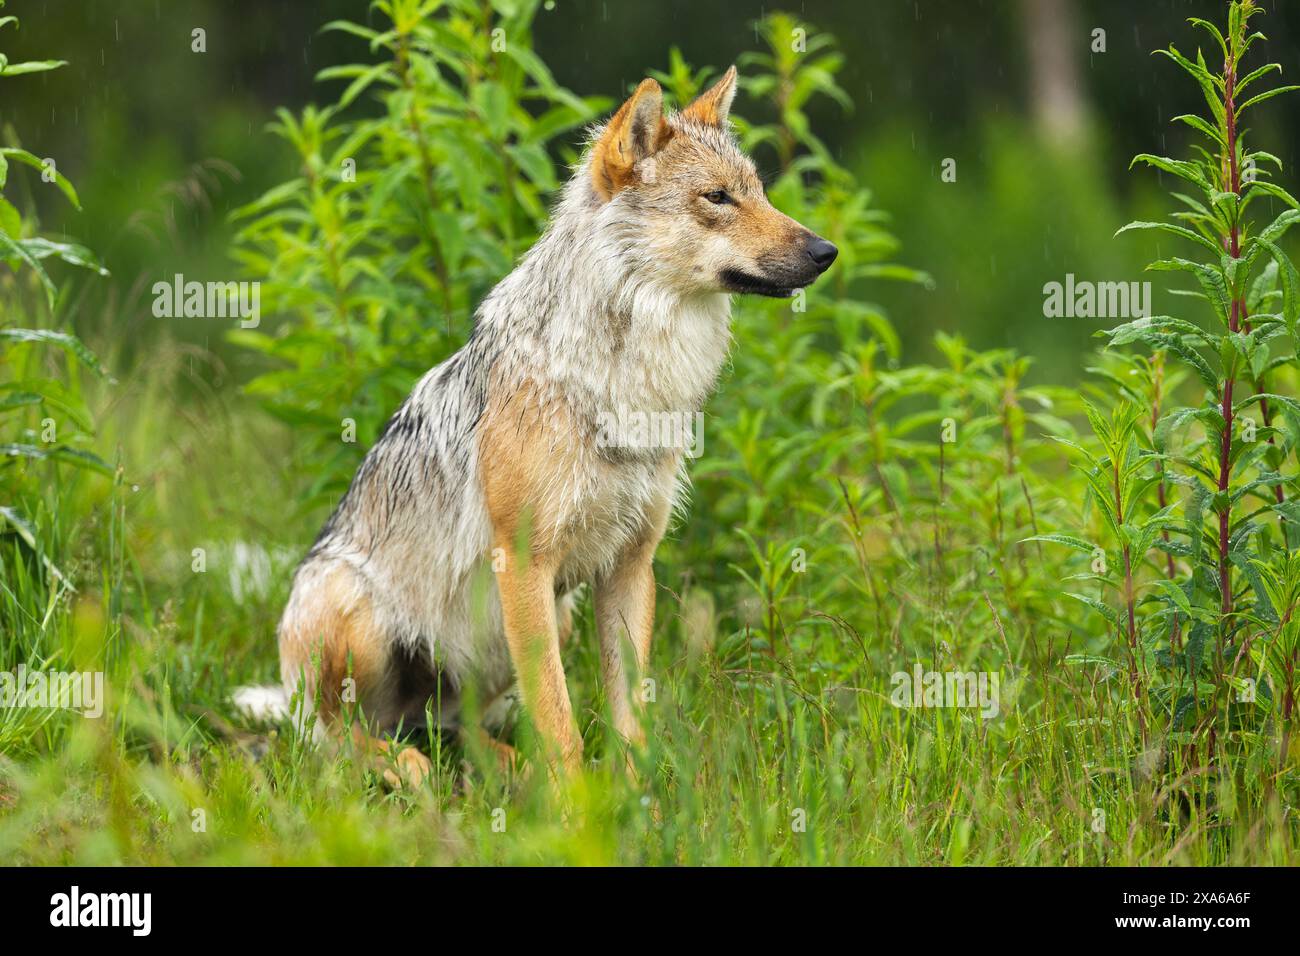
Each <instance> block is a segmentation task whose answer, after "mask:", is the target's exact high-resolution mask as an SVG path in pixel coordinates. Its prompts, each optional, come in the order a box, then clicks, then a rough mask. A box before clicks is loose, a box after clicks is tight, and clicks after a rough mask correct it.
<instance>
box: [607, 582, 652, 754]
mask: <svg viewBox="0 0 1300 956" xmlns="http://www.w3.org/2000/svg"><path fill="white" fill-rule="evenodd" d="M594 597H595V606H596V628H597V630H598V631H599V632H600V672H601V675H600V676H601V680H602V682H603V683H604V685H605V699H606V700H607V701H609V710H610V715H611V716H612V717H613V719H614V729H615V730H617V731H618V733H619V736H621V737H622V738H623V739H624V740H626V741H628V742H629V743H632V744H636V745H638V746H639V745H641V744H644V743H645V732H644V731H643V730H642V729H641V721H640V715H639V710H640V708H639V707H638V706H637V705H636V704H635V703H634V702H633V701H634V698H636V697H637V696H638V695H639V689H638V687H634V686H630V684H631V682H632V681H640V680H641V679H643V678H644V677H645V674H646V668H647V666H648V664H649V662H650V638H651V636H652V634H653V632H654V619H655V576H654V569H653V567H652V566H651V563H650V560H649V557H648V556H647V557H646V558H644V559H638V560H636V561H628V562H626V563H624V564H623V565H621V566H620V567H618V568H617V569H615V571H614V572H613V573H612V574H611V575H610V576H609V577H608V578H607V579H605V580H603V581H599V582H597V584H596V588H595V594H594ZM629 650H630V651H631V654H630V655H629V653H628V652H629ZM629 656H630V657H632V658H633V660H632V661H631V662H630V663H631V664H632V666H631V667H629V666H628V664H629V661H628V657H629Z"/></svg>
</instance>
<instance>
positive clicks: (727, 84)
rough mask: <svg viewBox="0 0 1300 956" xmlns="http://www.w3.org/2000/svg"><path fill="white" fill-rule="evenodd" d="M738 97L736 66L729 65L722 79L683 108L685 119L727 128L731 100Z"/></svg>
mask: <svg viewBox="0 0 1300 956" xmlns="http://www.w3.org/2000/svg"><path fill="white" fill-rule="evenodd" d="M735 98H736V68H735V67H734V66H729V67H727V72H726V73H723V74H722V79H720V80H718V82H716V83H714V84H713V86H711V87H710V88H709V89H707V90H705V91H704V92H703V93H701V94H700V95H699V96H697V97H695V99H694V100H692V101H691V105H690V106H688V107H686V109H684V110H682V116H683V118H685V119H692V120H695V122H697V123H704V124H705V125H707V126H720V127H723V128H726V125H727V116H728V115H729V114H730V113H731V101H732V100H733V99H735Z"/></svg>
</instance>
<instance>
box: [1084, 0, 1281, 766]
mask: <svg viewBox="0 0 1300 956" xmlns="http://www.w3.org/2000/svg"><path fill="white" fill-rule="evenodd" d="M1258 12H1259V10H1258V8H1257V7H1256V6H1255V4H1254V3H1253V2H1250V0H1238V2H1234V3H1233V4H1232V5H1231V7H1230V10H1229V18H1228V19H1229V23H1228V31H1227V33H1226V35H1225V34H1223V33H1221V32H1220V31H1219V29H1218V28H1217V27H1216V26H1215V25H1214V24H1211V23H1209V22H1207V21H1204V20H1199V19H1193V20H1192V21H1191V22H1192V24H1193V25H1194V26H1195V27H1197V28H1199V29H1201V30H1203V31H1205V32H1206V33H1208V34H1209V35H1210V36H1211V37H1212V38H1213V39H1214V41H1215V46H1216V47H1217V49H1218V52H1219V53H1221V54H1222V57H1223V67H1222V70H1220V71H1213V70H1211V69H1210V68H1209V67H1208V66H1207V62H1206V58H1205V56H1204V54H1203V53H1202V52H1201V51H1199V50H1198V51H1197V53H1196V56H1195V59H1190V58H1188V57H1186V56H1184V55H1182V54H1181V53H1179V52H1178V50H1177V49H1176V48H1175V47H1172V46H1171V47H1170V48H1169V49H1167V50H1160V51H1157V52H1159V53H1161V54H1163V55H1164V56H1166V57H1168V58H1169V59H1171V60H1173V61H1174V62H1175V63H1176V64H1178V66H1180V67H1181V68H1182V69H1183V70H1184V71H1186V72H1187V73H1189V74H1190V75H1191V76H1192V77H1193V79H1194V80H1195V81H1196V82H1197V84H1198V85H1199V86H1200V88H1201V91H1202V93H1203V95H1204V98H1205V101H1206V106H1207V110H1208V116H1194V115H1186V116H1178V117H1175V121H1176V122H1181V123H1184V124H1186V125H1187V126H1189V127H1191V128H1192V129H1194V130H1195V131H1197V132H1198V133H1199V134H1201V136H1202V137H1203V138H1204V140H1205V141H1206V144H1205V146H1200V145H1194V146H1193V147H1192V149H1193V152H1194V153H1195V156H1194V157H1193V158H1192V159H1188V160H1183V159H1174V158H1170V157H1165V156H1156V155H1152V154H1147V153H1144V154H1141V155H1139V156H1137V157H1136V158H1135V159H1134V161H1133V162H1134V164H1137V163H1144V164H1146V165H1148V166H1152V167H1155V168H1156V169H1158V170H1161V171H1162V172H1164V173H1167V174H1170V175H1172V176H1174V177H1176V178H1178V179H1181V180H1183V181H1184V182H1186V183H1188V184H1190V186H1191V187H1193V188H1192V190H1191V195H1187V194H1185V193H1182V192H1175V193H1174V196H1175V198H1176V199H1177V200H1178V201H1179V203H1180V204H1181V206H1182V207H1184V208H1182V209H1180V210H1179V211H1177V212H1174V213H1172V214H1171V215H1170V217H1169V220H1168V221H1160V222H1146V221H1140V222H1132V223H1129V224H1128V225H1127V226H1125V227H1124V228H1123V229H1121V230H1120V233H1123V232H1126V231H1129V230H1153V231H1159V232H1162V233H1165V234H1167V235H1170V236H1173V237H1174V238H1175V239H1176V240H1177V241H1178V242H1180V243H1186V244H1188V245H1189V246H1190V247H1191V248H1192V249H1193V250H1194V253H1195V256H1196V257H1195V258H1181V257H1167V258H1162V259H1160V260H1158V261H1156V262H1154V263H1152V264H1151V265H1150V266H1149V268H1150V269H1153V270H1157V271H1167V272H1179V273H1185V274H1187V275H1188V276H1189V277H1190V278H1191V279H1193V280H1194V282H1195V288H1194V289H1192V290H1190V291H1187V292H1184V293H1183V294H1184V295H1186V296H1189V297H1190V298H1191V299H1193V300H1197V301H1199V302H1200V303H1201V304H1202V305H1203V309H1202V313H1203V314H1204V315H1206V316H1207V317H1208V319H1209V322H1208V323H1206V324H1201V323H1199V322H1197V321H1195V319H1194V314H1193V315H1192V316H1189V317H1179V316H1173V315H1157V316H1150V317H1146V318H1141V319H1137V320H1135V321H1132V322H1128V323H1125V324H1124V325H1121V326H1119V327H1117V328H1114V329H1111V330H1109V331H1107V332H1105V333H1101V334H1102V335H1104V336H1105V337H1106V338H1107V340H1108V343H1107V348H1108V349H1112V350H1118V349H1120V348H1122V347H1126V346H1141V347H1143V348H1145V349H1146V350H1147V351H1146V353H1145V354H1137V355H1133V354H1130V353H1122V357H1121V358H1119V359H1115V358H1113V357H1112V358H1111V359H1108V361H1109V362H1110V365H1111V367H1110V368H1103V369H1101V370H1100V371H1101V372H1102V374H1103V375H1105V377H1106V379H1107V381H1108V383H1110V384H1111V385H1112V386H1113V387H1112V389H1111V395H1110V396H1109V397H1110V400H1111V402H1112V403H1113V411H1112V413H1111V415H1110V417H1109V418H1107V417H1106V416H1104V415H1102V414H1101V413H1100V412H1097V411H1094V410H1092V409H1091V408H1090V410H1089V417H1090V420H1091V423H1092V428H1093V432H1094V434H1095V435H1096V437H1097V439H1098V442H1099V444H1100V446H1101V451H1100V452H1099V453H1096V454H1094V453H1093V452H1090V451H1088V450H1086V449H1082V448H1080V449H1078V451H1079V454H1080V455H1081V456H1082V457H1083V458H1084V459H1085V462H1086V467H1085V468H1084V473H1085V474H1086V476H1087V477H1088V480H1089V491H1090V495H1091V504H1092V506H1093V508H1094V509H1095V510H1096V512H1097V513H1098V514H1099V515H1100V516H1101V517H1102V519H1103V525H1104V527H1105V529H1106V532H1107V537H1108V539H1109V540H1110V542H1111V544H1112V546H1113V547H1114V548H1115V549H1116V550H1115V552H1114V553H1116V554H1117V555H1118V556H1119V557H1120V562H1119V567H1118V569H1116V568H1114V567H1112V570H1111V571H1110V572H1109V573H1107V574H1102V575H1099V576H1098V581H1099V583H1100V584H1101V585H1103V587H1104V592H1106V593H1112V594H1113V593H1114V592H1118V596H1117V598H1110V599H1105V598H1103V601H1104V602H1105V603H1107V604H1108V605H1109V606H1111V607H1114V606H1115V604H1116V603H1118V606H1119V607H1120V609H1121V613H1120V614H1119V615H1110V616H1109V617H1108V619H1109V620H1111V621H1112V623H1113V624H1114V627H1115V630H1116V638H1117V640H1119V641H1121V642H1122V643H1123V644H1124V645H1125V647H1126V648H1127V653H1128V657H1129V663H1128V671H1129V677H1130V685H1131V690H1132V695H1131V699H1130V705H1131V706H1130V712H1131V713H1132V714H1133V715H1134V716H1135V717H1136V719H1137V722H1138V724H1139V728H1140V730H1141V733H1142V735H1143V737H1144V738H1145V737H1146V736H1147V732H1148V722H1149V720H1150V719H1151V718H1155V719H1156V720H1157V725H1156V726H1157V728H1158V731H1159V733H1161V735H1162V736H1163V735H1168V739H1169V740H1170V741H1171V742H1173V743H1176V744H1183V745H1187V746H1189V747H1191V748H1193V750H1192V752H1193V753H1195V752H1197V751H1196V748H1202V750H1201V752H1202V753H1204V754H1205V755H1206V757H1207V758H1208V759H1209V760H1215V759H1216V754H1217V753H1218V751H1219V750H1220V749H1222V748H1227V747H1231V748H1234V749H1235V748H1240V747H1242V746H1244V745H1245V740H1246V738H1249V739H1250V740H1252V741H1253V740H1254V739H1257V735H1258V734H1259V733H1260V732H1262V731H1263V730H1264V729H1265V728H1266V727H1271V728H1273V729H1274V730H1275V731H1276V730H1278V729H1279V728H1280V729H1281V732H1282V749H1281V753H1282V755H1283V756H1285V753H1286V748H1287V738H1288V735H1289V733H1290V729H1291V728H1290V724H1291V721H1292V720H1293V717H1294V714H1293V710H1294V707H1293V700H1294V695H1295V679H1294V669H1295V647H1294V641H1293V639H1292V633H1291V629H1290V624H1289V623H1287V624H1286V625H1282V623H1281V619H1280V617H1279V615H1280V614H1285V615H1289V614H1290V612H1289V610H1287V609H1288V608H1289V607H1290V602H1291V599H1292V594H1291V587H1292V584H1291V582H1292V581H1293V575H1294V571H1295V565H1294V560H1293V557H1292V553H1291V552H1292V549H1294V548H1295V547H1296V545H1297V544H1298V543H1300V536H1297V534H1296V524H1295V522H1296V520H1297V518H1300V512H1297V511H1296V507H1295V501H1294V500H1293V497H1290V496H1294V493H1295V490H1296V485H1295V474H1294V472H1293V471H1292V470H1291V468H1290V467H1289V464H1290V462H1291V459H1292V455H1293V452H1294V449H1295V441H1296V435H1297V434H1298V432H1297V426H1298V425H1300V417H1297V412H1298V411H1300V403H1297V401H1296V400H1295V398H1294V397H1292V396H1291V395H1289V394H1280V393H1278V391H1277V389H1279V388H1281V387H1282V383H1286V384H1287V385H1293V384H1294V381H1295V380H1294V375H1293V374H1292V373H1291V371H1290V368H1291V366H1292V365H1293V363H1294V357H1295V336H1296V332H1297V328H1296V322H1297V319H1298V318H1300V311H1298V308H1300V306H1298V302H1297V288H1296V283H1295V280H1294V276H1295V266H1294V265H1293V264H1292V263H1291V261H1290V260H1289V259H1288V258H1287V256H1286V254H1285V253H1284V252H1283V251H1282V250H1281V248H1280V247H1279V245H1278V240H1279V239H1280V238H1281V237H1282V236H1283V235H1284V234H1285V233H1286V231H1287V230H1288V229H1289V228H1290V227H1291V226H1292V225H1294V224H1295V223H1296V222H1297V221H1300V211H1297V203H1296V200H1295V199H1294V198H1293V197H1292V196H1291V195H1290V194H1289V193H1288V192H1287V191H1286V190H1285V189H1284V188H1283V187H1282V186H1280V185H1278V184H1277V183H1275V182H1273V181H1271V177H1272V175H1273V174H1274V172H1275V171H1279V172H1280V171H1281V165H1282V164H1281V162H1280V161H1279V160H1278V159H1277V158H1276V157H1275V156H1273V155H1271V154H1269V153H1267V152H1264V151H1262V150H1251V149H1250V148H1249V147H1248V146H1247V145H1246V136H1245V135H1244V131H1243V128H1242V126H1241V121H1242V119H1243V116H1244V114H1245V113H1246V111H1247V110H1248V109H1250V108H1251V107H1253V106H1255V105H1256V104H1258V103H1262V102H1264V101H1266V100H1268V99H1270V98H1271V97H1272V96H1274V95H1277V94H1278V93H1282V92H1287V91H1288V90H1292V89H1296V87H1278V88H1276V89H1272V90H1268V91H1266V92H1258V93H1255V95H1253V96H1250V97H1249V98H1245V92H1246V89H1247V87H1250V86H1253V84H1255V83H1256V81H1258V80H1260V79H1261V78H1263V77H1265V76H1267V75H1268V74H1270V73H1272V72H1274V71H1277V70H1280V67H1278V66H1277V65H1276V64H1266V65H1264V66H1261V67H1259V68H1257V69H1255V70H1253V71H1251V72H1249V73H1243V66H1242V64H1243V60H1244V58H1245V56H1246V54H1247V52H1248V51H1249V50H1250V48H1251V47H1252V45H1253V44H1254V43H1255V42H1256V41H1258V40H1262V39H1263V35H1262V34H1260V33H1252V32H1250V30H1249V26H1248V24H1249V21H1250V20H1251V19H1252V17H1253V16H1254V15H1255V14H1256V13H1258ZM1269 166H1272V167H1274V168H1273V169H1270V168H1267V167H1269ZM1269 206H1273V207H1274V209H1272V210H1269V209H1268V207H1269ZM1278 206H1280V207H1281V208H1280V209H1279V208H1277V207H1278ZM1261 213H1264V214H1265V216H1266V219H1265V221H1267V225H1262V226H1261V225H1257V222H1256V218H1255V217H1256V216H1257V215H1259V214H1261ZM1166 367H1168V368H1170V369H1172V370H1175V372H1174V375H1176V376H1177V377H1176V378H1173V377H1170V378H1167V377H1166V371H1165V370H1166ZM1180 382H1186V385H1185V386H1183V387H1181V388H1180V387H1178V385H1179V383H1180ZM1243 393H1244V394H1243ZM1184 397H1185V398H1187V399H1190V400H1191V404H1186V405H1184V404H1179V403H1178V402H1177V401H1176V399H1179V398H1184ZM1256 406H1257V407H1258V414H1259V416H1260V418H1261V419H1262V422H1261V423H1256V421H1255V420H1254V419H1253V417H1251V416H1253V415H1254V414H1256V412H1255V411H1254V409H1255V407H1256ZM1121 574H1122V578H1121V577H1119V575H1121ZM1288 654H1289V655H1290V657H1288V656H1287V655H1288ZM1288 661H1289V662H1290V663H1289V664H1288V663H1287V662H1288ZM1265 662H1267V663H1268V665H1269V666H1264V665H1265ZM1256 682H1257V683H1258V687H1256V686H1255V684H1256Z"/></svg>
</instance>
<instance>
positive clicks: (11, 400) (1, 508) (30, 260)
mask: <svg viewBox="0 0 1300 956" xmlns="http://www.w3.org/2000/svg"><path fill="white" fill-rule="evenodd" d="M3 6H4V4H3V2H0V7H3ZM5 26H13V27H14V28H15V29H16V28H17V27H18V19H17V17H12V16H6V17H0V28H2V27H5ZM64 65H66V64H65V63H64V61H62V60H37V61H29V62H22V63H12V62H10V61H9V59H8V58H7V57H6V56H5V55H4V54H3V53H0V80H3V79H4V78H5V77H10V76H21V75H24V74H29V73H43V72H47V71H49V70H54V69H58V68H59V67H61V66H64ZM11 161H12V162H16V163H20V164H25V165H27V166H31V167H33V168H35V169H38V170H41V173H42V178H43V179H48V180H49V181H51V182H53V183H54V184H56V185H57V186H58V188H59V189H60V190H61V191H62V192H63V193H64V194H65V195H66V196H67V197H68V200H69V201H70V202H71V203H72V204H73V205H74V206H76V207H77V208H80V202H79V201H78V199H77V193H76V190H75V189H73V187H72V184H71V183H69V182H68V180H67V179H66V178H65V177H64V176H63V174H62V173H57V172H55V171H53V170H52V169H51V168H49V167H48V166H47V164H45V163H43V162H42V161H41V159H40V158H38V157H37V156H35V155H33V154H32V153H29V152H28V151H26V150H24V149H20V148H18V147H17V146H3V147H0V190H4V189H6V188H8V187H10V185H11V183H10V173H11V166H10V162H11ZM33 224H34V223H33V217H32V215H31V214H30V213H29V214H28V215H27V216H26V217H24V216H23V214H21V213H20V212H19V210H18V207H17V206H16V205H14V203H12V202H11V201H10V200H9V199H7V198H5V197H4V196H3V195H0V262H3V263H4V264H5V265H6V266H8V268H9V269H11V270H13V271H14V272H15V274H16V276H15V278H16V279H19V280H21V278H23V273H24V272H26V273H27V274H28V275H30V276H31V277H33V278H34V279H35V280H36V282H37V283H38V285H39V288H40V291H41V293H42V295H41V298H40V299H39V300H37V301H42V302H43V303H44V305H45V307H46V308H47V309H49V310H50V311H51V312H52V311H53V310H54V307H55V301H56V294H57V289H56V287H55V284H54V280H53V279H51V277H50V275H49V273H48V272H47V271H46V268H45V265H44V262H43V260H45V259H49V258H51V257H54V258H56V259H61V260H63V261H64V262H68V263H71V264H72V265H74V266H78V267H80V268H84V269H90V270H92V271H94V272H96V273H98V274H100V275H107V274H108V273H107V271H106V270H105V269H104V268H103V266H102V265H100V264H99V261H98V260H97V259H96V258H95V256H94V255H93V254H92V253H91V252H90V251H89V250H87V249H85V248H84V247H82V246H80V245H77V244H76V243H72V242H59V241H55V240H52V239H49V238H46V237H42V236H37V235H33V234H32V227H33ZM6 285H8V286H9V288H8V289H6V288H5V286H6ZM0 293H3V294H5V297H6V299H7V300H8V304H7V306H6V307H5V308H4V309H3V310H0V315H3V316H4V322H5V325H4V326H0V425H3V427H4V433H3V435H4V440H3V441H0V476H2V477H3V487H4V493H3V497H2V498H0V548H4V549H5V550H6V551H10V550H11V549H12V557H13V558H14V560H16V561H20V560H22V549H23V548H24V547H25V548H26V549H27V550H28V551H30V552H31V553H33V554H35V555H36V556H37V558H38V559H39V561H40V564H41V566H42V568H43V571H44V573H45V574H48V575H49V576H51V578H52V583H54V584H56V585H57V586H60V587H67V586H68V581H67V578H66V577H65V576H64V575H63V574H62V572H60V571H59V569H58V567H57V566H56V564H55V562H54V561H53V560H52V559H51V557H50V556H49V554H48V553H47V550H46V547H45V545H44V544H43V542H42V538H43V535H42V534H41V532H40V531H39V529H38V528H37V527H35V526H34V525H33V523H32V521H31V520H30V519H29V518H28V517H26V516H25V515H24V506H23V504H24V501H26V500H30V498H31V497H32V496H33V494H34V493H35V492H36V491H37V490H38V489H39V488H40V487H41V484H42V483H44V482H45V481H48V477H49V474H50V471H51V468H53V467H56V466H57V465H60V464H62V465H67V466H69V467H71V468H74V469H86V470H91V471H97V472H100V473H103V474H108V475H111V474H112V469H111V468H110V467H109V466H108V465H107V464H105V462H104V461H103V460H102V459H101V458H99V457H98V456H97V455H95V454H94V453H93V452H91V451H89V450H88V449H87V448H86V447H84V446H85V444H86V443H87V441H88V439H89V438H90V435H91V432H92V431H93V425H92V422H91V417H90V413H89V411H88V410H87V408H86V405H85V403H84V401H83V400H82V397H81V394H80V388H79V382H78V371H79V370H80V369H85V370H87V371H89V372H91V373H93V374H95V375H98V376H100V377H107V372H106V371H105V369H104V367H103V366H102V365H101V364H100V362H99V360H98V359H97V358H96V357H95V356H94V354H92V353H91V351H90V350H89V349H88V348H86V346H85V345H84V344H83V343H82V342H81V340H80V339H78V338H77V337H76V336H74V335H72V334H71V333H68V332H61V331H55V330H53V329H30V328H16V327H10V326H9V325H8V323H9V322H11V321H13V316H15V315H16V314H20V312H21V306H22V303H23V294H22V293H23V289H22V286H21V284H20V282H14V283H3V282H2V281H0ZM33 306H35V303H33ZM51 347H52V348H53V349H55V350H57V351H58V352H60V353H61V354H62V355H63V356H64V357H65V365H64V367H63V369H62V370H61V371H58V372H52V371H51V370H49V369H48V367H47V366H48V364H49V363H48V362H47V361H46V356H45V354H44V352H45V351H46V350H48V349H49V348H51ZM37 423H39V424H37ZM17 603H20V602H17ZM14 606H15V604H10V605H9V610H10V611H11V612H12V610H13V608H14Z"/></svg>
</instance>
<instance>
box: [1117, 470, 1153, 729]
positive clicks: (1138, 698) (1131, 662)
mask: <svg viewBox="0 0 1300 956" xmlns="http://www.w3.org/2000/svg"><path fill="white" fill-rule="evenodd" d="M1114 476H1115V521H1116V523H1117V524H1119V525H1120V526H1123V524H1124V498H1123V495H1122V492H1121V486H1120V474H1119V461H1118V460H1116V461H1115V463H1114ZM1122 552H1123V555H1124V607H1125V609H1126V610H1127V611H1128V676H1129V682H1130V683H1131V684H1132V685H1133V701H1134V703H1135V704H1136V705H1137V709H1138V721H1139V723H1140V724H1141V725H1142V736H1143V738H1145V737H1146V721H1145V720H1144V719H1143V717H1142V682H1141V681H1140V680H1138V670H1137V655H1138V649H1137V620H1136V615H1135V612H1134V607H1133V605H1134V591H1133V559H1132V556H1131V555H1130V553H1129V546H1128V545H1127V544H1126V545H1124V546H1123V548H1122Z"/></svg>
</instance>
